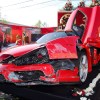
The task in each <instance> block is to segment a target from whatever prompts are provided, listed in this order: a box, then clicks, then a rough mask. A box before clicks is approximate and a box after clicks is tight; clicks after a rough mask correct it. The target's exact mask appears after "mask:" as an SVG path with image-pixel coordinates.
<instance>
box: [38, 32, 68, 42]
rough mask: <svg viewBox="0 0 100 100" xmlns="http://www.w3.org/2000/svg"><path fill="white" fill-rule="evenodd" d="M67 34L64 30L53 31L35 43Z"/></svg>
mask: <svg viewBox="0 0 100 100" xmlns="http://www.w3.org/2000/svg"><path fill="white" fill-rule="evenodd" d="M66 36H67V34H66V33H65V32H53V33H49V34H46V35H44V36H42V37H41V38H40V39H38V40H37V41H36V43H47V42H49V41H51V40H54V39H57V38H62V37H66Z"/></svg>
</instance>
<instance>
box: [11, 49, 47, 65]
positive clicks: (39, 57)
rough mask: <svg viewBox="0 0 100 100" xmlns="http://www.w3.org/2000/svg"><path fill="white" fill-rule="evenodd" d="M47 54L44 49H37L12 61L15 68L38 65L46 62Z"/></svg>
mask: <svg viewBox="0 0 100 100" xmlns="http://www.w3.org/2000/svg"><path fill="white" fill-rule="evenodd" d="M48 59H49V57H48V53H47V50H46V48H39V49H37V50H34V51H31V52H29V53H27V54H25V55H23V56H21V57H17V58H16V59H14V60H13V61H12V63H14V64H15V65H17V66H21V65H29V64H38V63H45V62H48Z"/></svg>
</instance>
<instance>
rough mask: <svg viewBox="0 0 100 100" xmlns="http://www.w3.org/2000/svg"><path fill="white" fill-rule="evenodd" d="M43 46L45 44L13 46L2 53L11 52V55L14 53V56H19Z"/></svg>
mask: <svg viewBox="0 0 100 100" xmlns="http://www.w3.org/2000/svg"><path fill="white" fill-rule="evenodd" d="M42 46H43V44H30V45H23V46H16V47H11V48H9V49H7V50H5V51H3V52H2V53H1V55H3V54H10V55H13V56H14V57H17V56H21V55H24V54H26V53H28V52H30V51H32V50H35V49H38V48H40V47H42ZM19 51H20V52H19Z"/></svg>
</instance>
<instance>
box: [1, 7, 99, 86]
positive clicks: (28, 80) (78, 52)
mask: <svg viewBox="0 0 100 100" xmlns="http://www.w3.org/2000/svg"><path fill="white" fill-rule="evenodd" d="M99 12H100V7H93V8H87V7H84V8H78V9H76V10H75V11H73V13H72V14H71V16H70V18H69V20H68V23H67V25H66V28H65V31H63V32H53V33H49V34H46V35H44V36H42V37H41V38H40V39H39V40H37V41H36V43H35V44H30V45H24V46H17V47H15V48H9V49H7V50H5V51H3V52H1V53H0V81H1V82H4V81H6V82H13V83H15V84H17V85H37V84H50V85H52V84H61V83H77V82H85V81H86V78H87V75H88V72H91V71H92V65H96V64H97V63H98V62H99V61H100V42H99V41H100V37H99V36H100V35H99V34H100V32H99V30H100V20H99V19H100V14H99Z"/></svg>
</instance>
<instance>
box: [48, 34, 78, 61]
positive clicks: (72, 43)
mask: <svg viewBox="0 0 100 100" xmlns="http://www.w3.org/2000/svg"><path fill="white" fill-rule="evenodd" d="M78 39H79V37H78V36H68V37H64V38H59V39H56V40H53V41H50V42H48V43H47V44H46V48H47V50H48V54H49V58H50V59H64V58H71V59H73V58H78V56H77V50H76V44H77V40H78Z"/></svg>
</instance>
